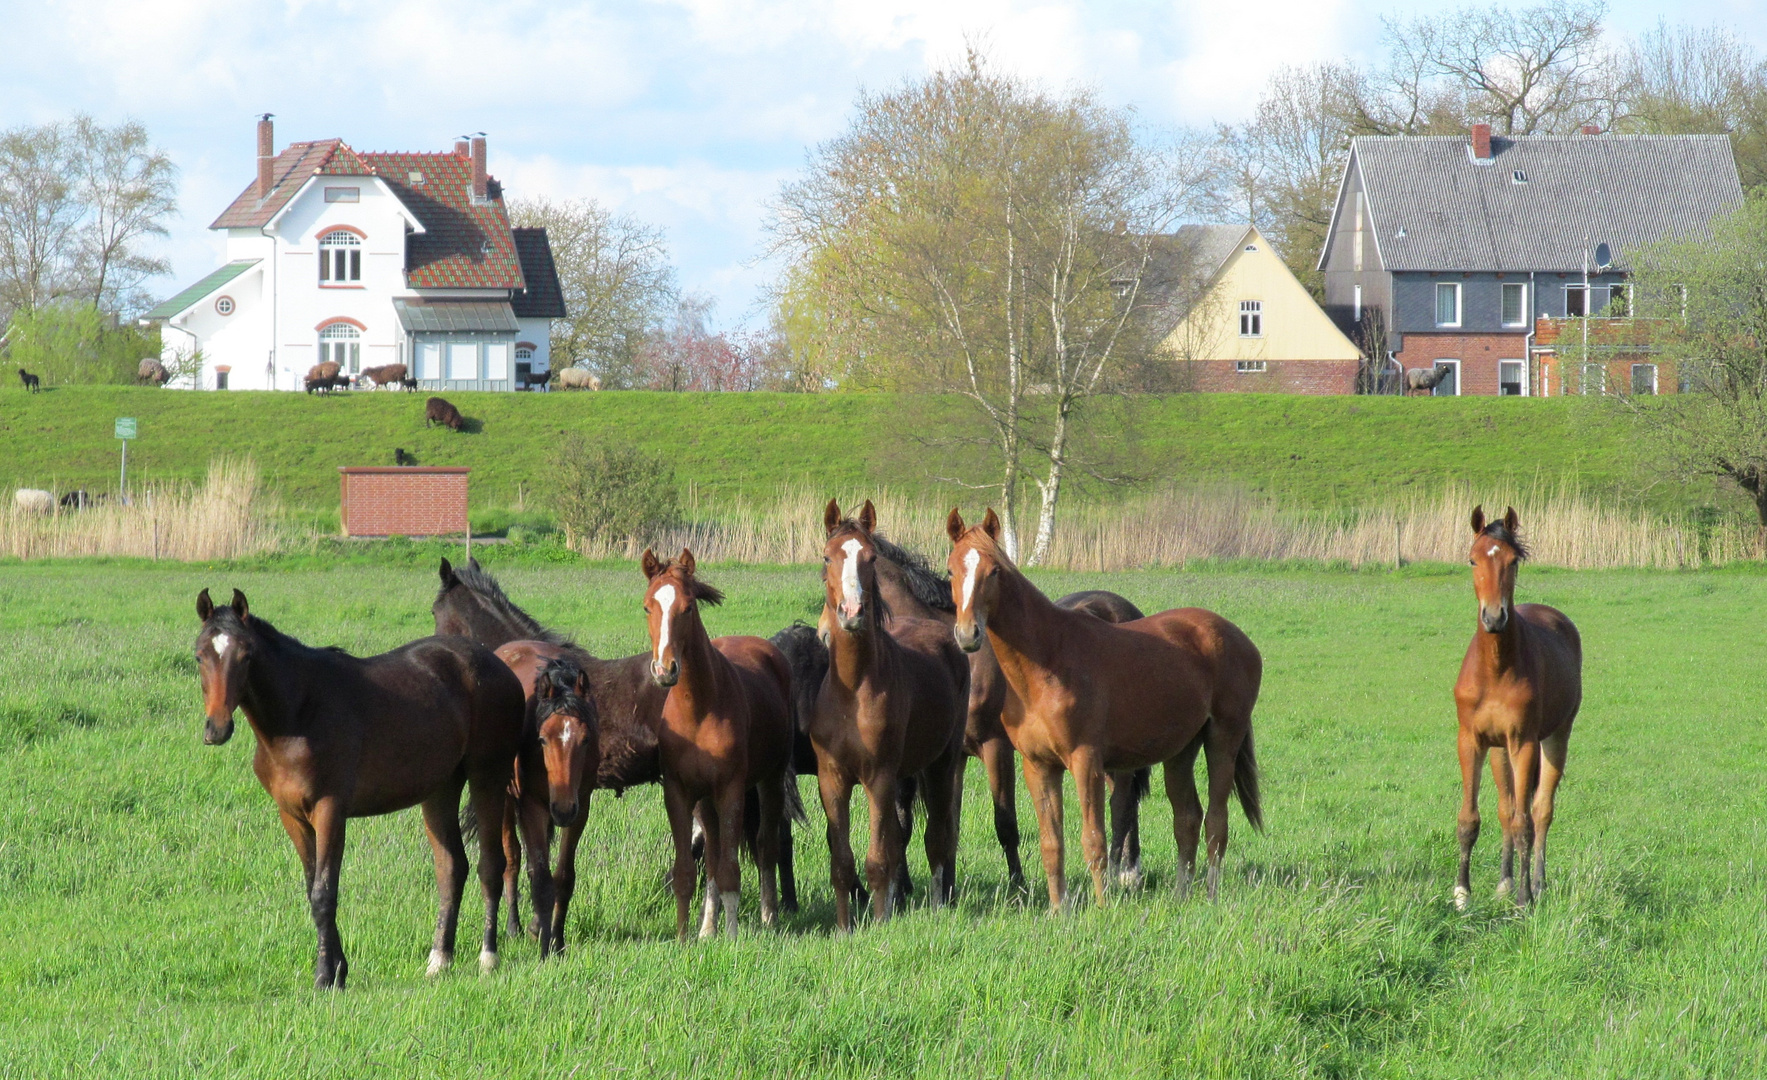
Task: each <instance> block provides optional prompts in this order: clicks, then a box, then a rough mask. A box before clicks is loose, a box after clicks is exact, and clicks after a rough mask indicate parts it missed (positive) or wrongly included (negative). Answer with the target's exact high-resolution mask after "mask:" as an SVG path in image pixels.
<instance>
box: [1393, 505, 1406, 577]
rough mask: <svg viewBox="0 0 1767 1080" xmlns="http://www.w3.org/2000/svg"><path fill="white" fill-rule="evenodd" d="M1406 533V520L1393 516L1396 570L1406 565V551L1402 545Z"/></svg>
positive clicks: (1394, 566)
mask: <svg viewBox="0 0 1767 1080" xmlns="http://www.w3.org/2000/svg"><path fill="white" fill-rule="evenodd" d="M1404 533H1405V520H1404V519H1403V518H1401V517H1398V516H1397V515H1395V516H1394V517H1393V569H1395V570H1398V569H1400V568H1401V567H1403V566H1404V565H1405V552H1404V549H1403V547H1402V539H1403V537H1404Z"/></svg>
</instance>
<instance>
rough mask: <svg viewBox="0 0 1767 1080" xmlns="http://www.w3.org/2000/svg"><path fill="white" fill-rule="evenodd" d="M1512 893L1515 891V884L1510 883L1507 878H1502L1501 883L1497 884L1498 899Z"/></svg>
mask: <svg viewBox="0 0 1767 1080" xmlns="http://www.w3.org/2000/svg"><path fill="white" fill-rule="evenodd" d="M1514 891H1515V882H1513V881H1511V880H1510V879H1508V878H1504V879H1503V880H1502V881H1499V882H1498V883H1497V895H1498V896H1499V897H1504V896H1508V895H1509V894H1510V893H1512V892H1514Z"/></svg>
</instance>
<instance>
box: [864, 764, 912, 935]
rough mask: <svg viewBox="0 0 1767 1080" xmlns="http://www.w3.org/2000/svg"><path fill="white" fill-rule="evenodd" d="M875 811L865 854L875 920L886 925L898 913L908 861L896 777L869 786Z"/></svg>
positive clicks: (876, 778)
mask: <svg viewBox="0 0 1767 1080" xmlns="http://www.w3.org/2000/svg"><path fill="white" fill-rule="evenodd" d="M865 795H866V801H867V802H868V803H869V804H870V809H871V847H870V850H869V851H867V852H866V854H865V882H866V884H868V885H870V886H871V917H872V918H873V919H876V920H877V921H878V922H880V923H881V922H886V921H888V920H889V917H890V915H891V914H893V913H894V912H895V909H896V875H897V868H898V867H899V866H900V865H901V864H902V863H903V862H904V861H905V856H906V855H907V850H906V848H907V845H906V844H905V843H904V842H903V839H902V821H901V819H900V818H899V817H897V816H896V777H895V776H894V775H893V774H889V773H885V774H883V775H881V776H874V777H873V778H872V779H871V781H870V782H869V783H867V784H866V785H865Z"/></svg>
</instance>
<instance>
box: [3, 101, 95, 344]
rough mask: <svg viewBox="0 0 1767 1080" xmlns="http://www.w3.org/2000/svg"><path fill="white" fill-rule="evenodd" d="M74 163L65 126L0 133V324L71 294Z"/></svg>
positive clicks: (75, 243)
mask: <svg viewBox="0 0 1767 1080" xmlns="http://www.w3.org/2000/svg"><path fill="white" fill-rule="evenodd" d="M78 162H79V155H78V152H77V143H76V141H75V140H74V138H73V136H72V132H71V131H70V130H69V127H68V125H66V124H44V125H41V126H39V127H25V128H14V129H12V130H11V131H7V132H5V133H0V324H4V323H5V322H6V321H8V320H9V319H10V318H11V316H12V313H13V312H15V311H25V312H29V311H34V310H36V309H37V308H38V307H40V306H42V305H43V304H46V303H48V302H49V301H51V300H54V299H56V298H57V297H60V296H65V295H68V294H69V293H71V292H73V291H75V290H76V288H77V284H78V283H77V273H76V270H77V265H78V256H79V250H80V222H81V219H82V218H83V217H84V216H85V207H84V206H83V205H82V203H81V201H80V197H79V190H78V187H77V186H76V184H75V176H76V175H77V173H78Z"/></svg>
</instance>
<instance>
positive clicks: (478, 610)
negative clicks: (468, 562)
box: [430, 558, 489, 641]
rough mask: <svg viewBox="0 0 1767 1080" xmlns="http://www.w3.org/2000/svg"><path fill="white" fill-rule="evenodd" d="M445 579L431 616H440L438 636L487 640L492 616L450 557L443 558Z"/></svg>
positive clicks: (437, 618)
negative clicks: (462, 577)
mask: <svg viewBox="0 0 1767 1080" xmlns="http://www.w3.org/2000/svg"><path fill="white" fill-rule="evenodd" d="M441 578H442V587H441V589H440V590H439V591H437V593H436V602H435V603H433V604H431V605H430V614H432V615H434V616H435V617H436V633H437V634H438V635H442V634H458V635H460V636H461V637H467V638H472V639H473V640H474V641H483V640H485V635H484V634H483V633H482V631H483V630H484V629H485V625H484V624H485V623H487V622H488V621H489V613H487V612H486V611H485V609H484V605H483V604H481V603H479V598H478V594H477V593H475V592H473V591H472V590H471V589H469V588H467V586H466V583H465V582H463V581H461V580H460V575H458V574H456V573H455V572H454V564H453V563H450V562H449V561H448V560H447V559H446V558H443V559H442V568H441Z"/></svg>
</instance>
